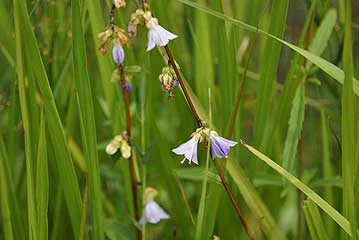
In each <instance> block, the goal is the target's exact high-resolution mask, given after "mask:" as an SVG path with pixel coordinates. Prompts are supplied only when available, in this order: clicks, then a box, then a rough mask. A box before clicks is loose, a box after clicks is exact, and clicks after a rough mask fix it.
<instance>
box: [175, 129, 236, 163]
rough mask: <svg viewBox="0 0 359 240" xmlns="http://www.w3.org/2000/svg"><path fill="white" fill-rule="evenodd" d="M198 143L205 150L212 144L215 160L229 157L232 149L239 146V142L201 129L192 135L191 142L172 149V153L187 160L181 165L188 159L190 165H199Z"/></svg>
mask: <svg viewBox="0 0 359 240" xmlns="http://www.w3.org/2000/svg"><path fill="white" fill-rule="evenodd" d="M198 143H201V144H202V145H203V146H204V147H205V148H207V147H208V145H209V143H210V148H211V156H212V159H215V158H216V157H218V158H222V157H227V156H228V154H229V152H230V147H233V146H235V145H236V144H237V142H234V141H231V140H228V139H226V138H223V137H220V136H218V134H217V132H216V131H213V130H211V129H209V128H206V127H200V128H197V130H196V132H194V133H192V138H191V139H190V140H189V141H187V142H185V143H183V144H181V145H180V146H179V147H177V148H175V149H172V152H174V153H176V154H177V155H184V157H185V158H184V159H183V160H182V161H181V164H183V163H184V162H185V160H186V159H187V160H188V161H189V163H190V164H191V163H192V162H194V163H195V164H197V165H198V158H197V148H198Z"/></svg>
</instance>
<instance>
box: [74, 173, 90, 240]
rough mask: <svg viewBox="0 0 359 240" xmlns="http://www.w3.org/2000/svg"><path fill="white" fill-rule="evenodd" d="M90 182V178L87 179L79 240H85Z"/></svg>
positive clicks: (83, 196)
mask: <svg viewBox="0 0 359 240" xmlns="http://www.w3.org/2000/svg"><path fill="white" fill-rule="evenodd" d="M88 185H89V180H88V176H86V179H85V189H84V192H83V195H82V209H81V221H80V232H79V235H78V237H77V239H78V240H83V239H84V236H85V231H86V219H87V218H86V217H87V207H88V190H89V186H88Z"/></svg>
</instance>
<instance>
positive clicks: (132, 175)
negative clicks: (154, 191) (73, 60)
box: [118, 64, 141, 239]
mask: <svg viewBox="0 0 359 240" xmlns="http://www.w3.org/2000/svg"><path fill="white" fill-rule="evenodd" d="M118 71H119V74H120V78H121V88H122V92H123V98H124V101H125V111H126V131H127V136H128V144H129V145H131V116H130V100H129V97H128V92H127V84H126V78H125V73H124V67H123V65H122V64H119V65H118ZM129 168H130V178H131V188H132V201H133V209H134V215H135V219H136V221H137V220H138V219H139V212H138V205H137V202H138V199H137V181H136V176H135V167H134V162H133V158H132V147H131V156H130V158H129ZM136 239H141V234H140V231H139V230H138V228H137V227H136Z"/></svg>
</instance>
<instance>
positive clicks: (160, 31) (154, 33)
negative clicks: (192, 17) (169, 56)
mask: <svg viewBox="0 0 359 240" xmlns="http://www.w3.org/2000/svg"><path fill="white" fill-rule="evenodd" d="M146 14H147V13H146ZM148 15H149V14H147V15H145V19H146V21H147V22H146V27H147V28H148V29H149V31H148V43H147V51H150V50H151V49H153V48H154V47H155V46H156V45H157V46H160V47H164V46H166V45H167V44H168V42H169V40H173V39H175V38H176V37H177V35H175V34H173V33H171V32H169V31H167V30H166V29H164V28H163V27H161V26H160V25H159V24H158V20H157V18H154V17H148ZM147 18H149V19H148V20H147Z"/></svg>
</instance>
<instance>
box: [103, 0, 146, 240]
mask: <svg viewBox="0 0 359 240" xmlns="http://www.w3.org/2000/svg"><path fill="white" fill-rule="evenodd" d="M125 4H126V3H125V1H124V0H114V2H113V4H112V6H111V10H110V28H109V29H107V31H106V32H105V33H101V36H102V37H103V38H104V39H103V41H102V44H101V47H100V50H101V49H102V50H106V46H105V45H106V43H107V41H108V39H110V37H113V35H115V39H114V41H113V43H114V47H113V50H112V56H113V60H114V62H115V63H116V65H117V70H118V74H119V76H120V80H121V81H120V86H121V88H122V93H123V98H124V103H125V113H126V137H127V140H128V144H129V145H130V151H129V153H128V155H129V156H127V157H128V160H129V171H130V181H131V190H132V201H133V209H134V218H135V219H136V221H138V220H139V209H138V204H137V203H138V197H137V180H136V176H135V167H134V160H133V157H132V147H131V116H130V100H129V95H128V83H127V81H126V78H125V72H124V65H123V62H124V59H125V53H124V50H123V48H122V45H123V44H126V43H127V37H126V35H125V34H124V31H123V30H122V29H120V28H119V27H117V26H116V25H115V18H114V13H115V10H116V9H117V8H121V7H124V6H125ZM107 33H108V34H107ZM102 52H104V53H106V51H102ZM127 157H126V158H127ZM135 231H136V239H137V240H139V239H141V234H140V231H139V229H138V228H137V227H135Z"/></svg>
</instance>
